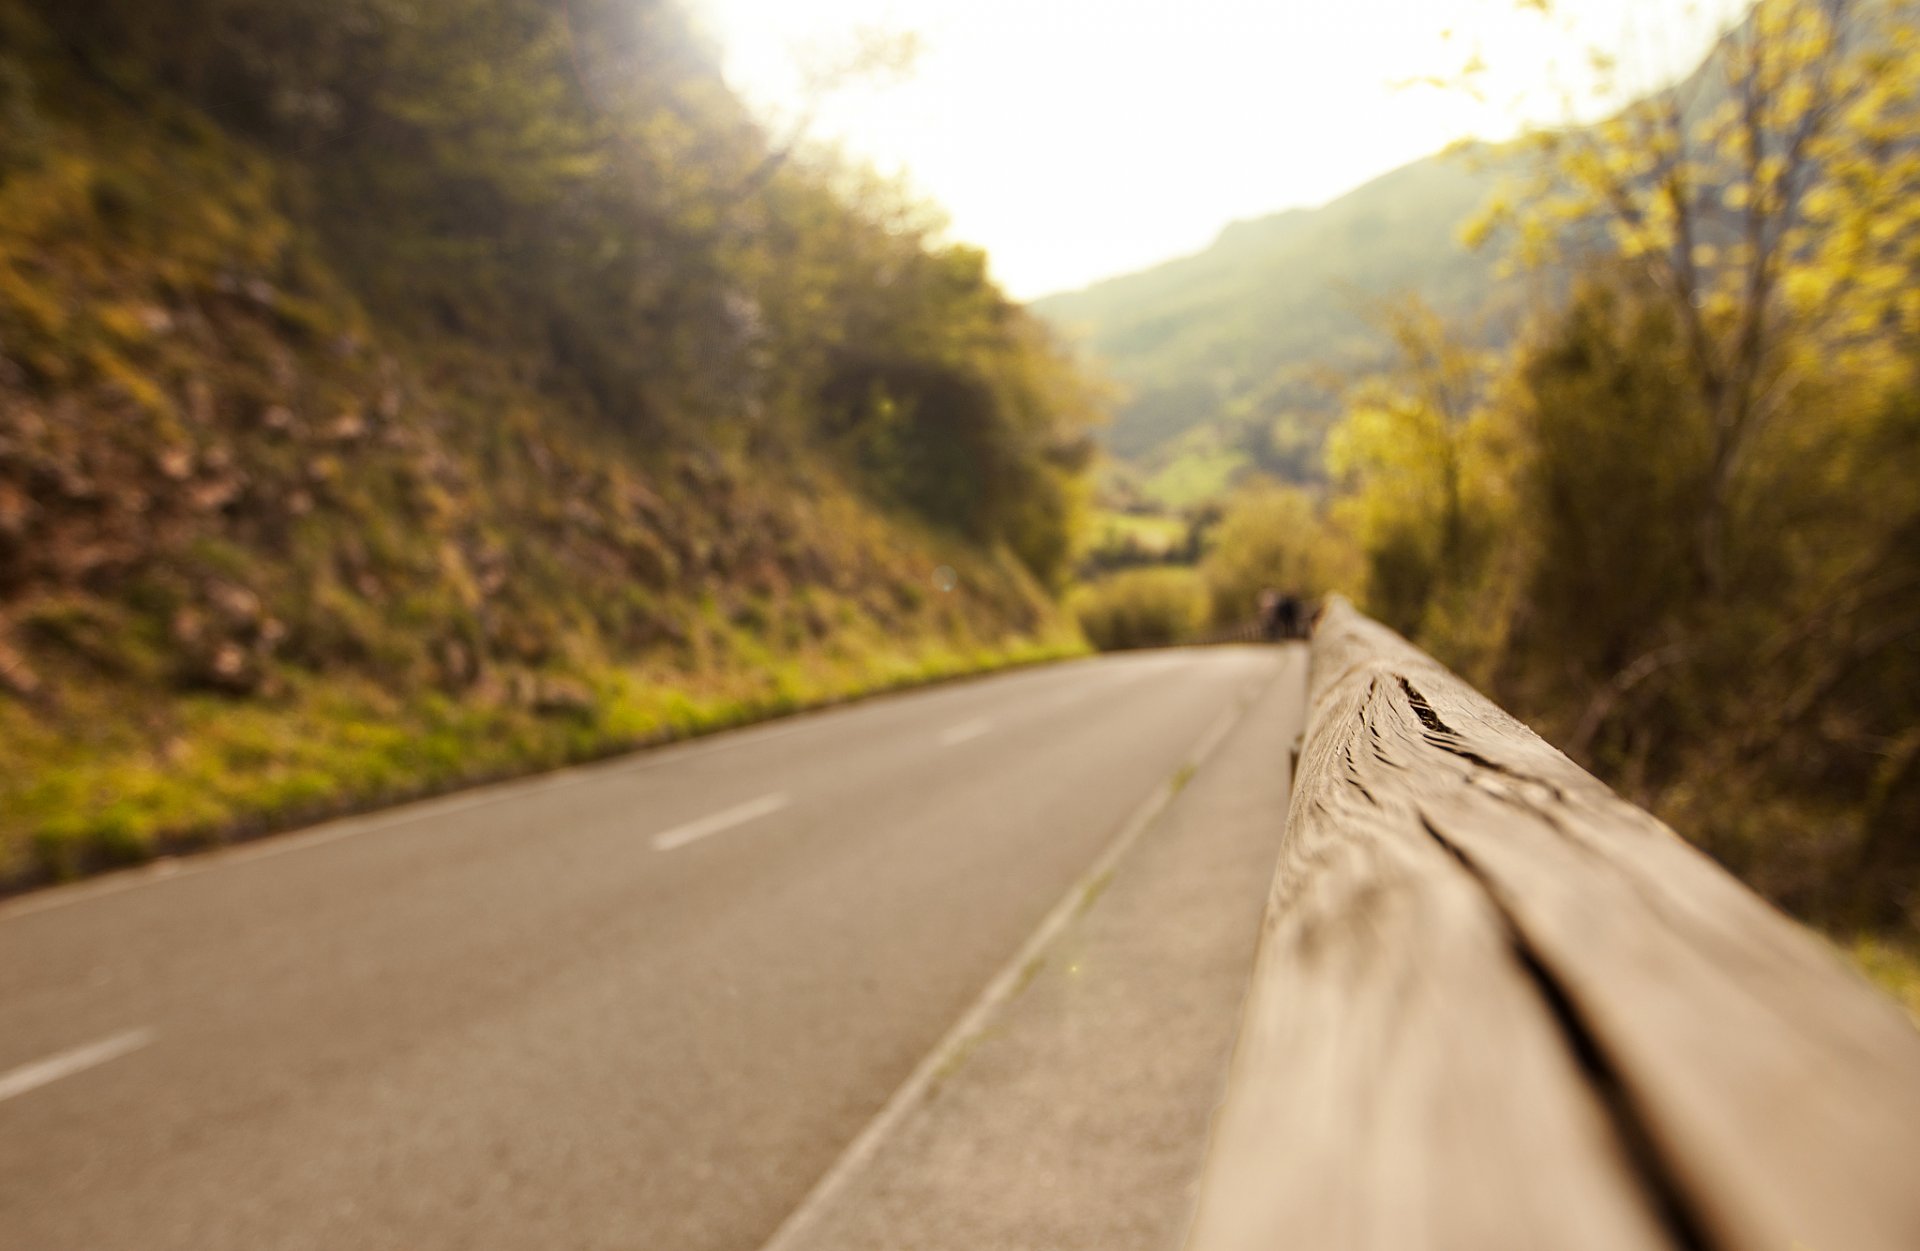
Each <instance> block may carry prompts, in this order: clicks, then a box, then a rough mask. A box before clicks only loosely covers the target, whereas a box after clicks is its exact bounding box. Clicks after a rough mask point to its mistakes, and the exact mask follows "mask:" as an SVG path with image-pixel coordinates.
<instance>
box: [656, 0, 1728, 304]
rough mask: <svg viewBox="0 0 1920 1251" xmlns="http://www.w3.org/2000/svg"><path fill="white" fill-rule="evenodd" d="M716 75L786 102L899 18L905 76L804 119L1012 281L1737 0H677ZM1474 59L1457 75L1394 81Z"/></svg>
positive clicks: (1429, 128)
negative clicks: (1455, 84)
mask: <svg viewBox="0 0 1920 1251" xmlns="http://www.w3.org/2000/svg"><path fill="white" fill-rule="evenodd" d="M692 3H693V5H694V7H695V9H696V10H697V11H699V12H701V13H702V14H703V17H704V20H705V21H706V22H707V23H708V25H709V27H710V29H711V31H712V33H713V34H714V35H715V36H716V37H717V38H718V39H719V40H720V42H721V45H722V47H723V48H724V49H725V51H726V66H727V75H728V77H729V79H730V80H731V81H732V82H733V84H734V86H735V87H736V88H737V89H738V90H740V91H741V92H742V93H743V94H745V95H746V96H747V98H748V99H750V100H751V101H753V102H754V103H755V104H756V106H757V107H759V108H760V109H761V110H762V112H763V113H765V114H766V115H767V116H768V117H769V118H771V119H776V120H788V121H790V120H791V119H792V118H793V117H794V116H796V115H797V114H798V113H799V111H800V110H801V108H802V107H803V103H804V91H803V88H802V87H801V85H800V74H799V72H798V70H797V68H796V50H800V49H805V48H807V47H808V46H812V47H815V48H819V47H823V46H824V47H829V48H830V47H834V46H841V47H844V46H847V45H848V44H849V43H850V42H851V40H852V38H853V33H854V32H855V31H856V30H858V29H860V28H862V27H867V28H874V27H878V28H884V29H887V30H892V31H911V32H913V33H915V34H916V35H917V36H918V37H919V39H920V41H921V45H922V52H921V55H920V57H919V60H918V63H917V65H916V68H915V72H914V73H913V75H912V77H911V78H909V79H907V80H906V81H904V82H902V83H899V84H895V85H891V86H881V85H877V84H876V85H871V86H868V87H862V88H854V89H849V90H844V91H841V92H839V93H837V94H835V95H833V96H832V97H830V98H829V99H828V101H827V103H826V105H825V106H824V108H823V109H822V110H821V112H820V113H819V114H818V116H817V118H816V120H815V122H814V124H813V127H812V132H811V133H812V134H813V135H814V136H815V137H816V138H820V139H825V140H834V141H838V142H840V143H841V144H843V145H844V146H845V147H846V149H847V150H848V151H850V152H852V153H854V154H856V155H858V156H860V157H863V158H865V159H867V160H869V161H871V162H872V163H873V164H874V165H875V166H877V167H878V168H880V169H881V170H883V171H886V172H889V173H904V174H905V175H906V177H907V178H908V180H909V182H910V184H911V185H912V186H913V187H914V188H915V189H916V190H918V191H919V192H920V193H922V194H924V195H926V196H928V197H930V198H932V199H933V200H935V201H936V202H938V203H939V204H941V205H942V206H944V207H945V209H946V211H947V213H948V214H949V216H950V217H951V219H952V230H951V233H952V234H953V236H954V237H956V238H959V239H964V240H967V241H969V242H973V243H977V244H980V245H982V246H984V247H985V248H987V250H988V251H989V253H990V254H991V256H992V258H993V269H994V273H995V274H996V276H997V277H998V278H999V279H1000V280H1001V282H1002V283H1004V284H1005V285H1006V286H1007V288H1008V289H1009V290H1010V291H1011V292H1012V293H1013V294H1014V295H1015V296H1018V297H1020V298H1032V297H1035V296H1040V295H1045V294H1047V293H1049V292H1053V291H1059V290H1066V289H1070V288H1074V287H1079V286H1083V285H1085V284H1086V283H1088V282H1091V281H1094V280H1095V279H1099V278H1104V277H1108V276H1111V275H1114V274H1118V273H1125V272H1128V271H1130V270H1134V269H1139V268H1141V267H1143V266H1146V265H1150V264H1153V263H1154V262H1156V261H1161V260H1165V259H1167V258H1169V257H1172V256H1177V255H1180V254H1182V253H1186V252H1192V251H1195V250H1198V249H1200V248H1202V247H1205V246H1206V245H1207V243H1208V242H1210V241H1211V240H1212V239H1213V237H1214V235H1216V234H1217V233H1218V232H1219V230H1220V228H1221V227H1222V226H1224V225H1226V224H1227V223H1228V222H1230V221H1233V220H1236V219H1240V218H1247V217H1257V216H1260V215H1263V214H1266V213H1272V212H1275V211H1278V210H1280V209H1284V208H1291V207H1295V206H1307V205H1315V204H1321V203H1324V202H1326V201H1327V200H1330V199H1333V198H1334V197H1336V196H1338V195H1340V194H1341V193H1343V192H1345V191H1348V190H1350V189H1352V188H1353V187H1355V186H1358V185H1359V184H1360V183H1362V182H1365V181H1367V180H1368V179H1369V178H1372V177H1373V176H1375V175H1378V174H1382V173H1385V172H1386V171H1388V170H1390V169H1393V168H1395V167H1396V166H1399V165H1401V164H1404V163H1405V162H1407V161H1410V160H1414V159H1416V158H1418V157H1422V156H1425V155H1427V154H1429V153H1432V152H1434V151H1437V150H1438V149H1440V148H1442V147H1444V146H1445V145H1446V144H1447V143H1449V142H1450V141H1452V140H1454V139H1458V138H1461V137H1464V136H1469V135H1471V136H1477V137H1480V138H1487V139H1502V138H1507V137H1509V136H1511V135H1513V134H1514V133H1516V132H1517V130H1518V129H1519V128H1520V127H1521V126H1522V124H1524V123H1525V122H1528V121H1533V122H1555V121H1559V120H1563V119H1564V118H1566V117H1567V116H1568V103H1567V101H1566V91H1567V89H1568V88H1569V87H1570V86H1572V87H1574V88H1577V89H1578V92H1579V98H1577V99H1576V100H1575V101H1574V102H1573V110H1574V112H1575V114H1577V115H1586V116H1592V115H1594V114H1595V113H1596V112H1597V111H1601V110H1598V109H1597V107H1596V105H1595V104H1594V103H1593V99H1592V92H1591V84H1592V75H1591V73H1590V71H1589V70H1588V50H1589V49H1593V48H1598V49H1601V50H1603V51H1605V52H1608V53H1610V54H1613V55H1615V56H1617V57H1618V58H1619V60H1620V64H1621V76H1622V81H1623V84H1626V85H1636V84H1637V85H1642V86H1644V85H1648V84H1650V83H1652V82H1653V81H1655V80H1663V79H1665V78H1667V77H1670V76H1672V75H1673V74H1675V73H1677V72H1684V71H1685V70H1686V69H1688V68H1691V66H1692V65H1693V64H1694V63H1695V62H1696V61H1697V60H1698V59H1699V57H1700V56H1701V55H1702V54H1703V53H1704V52H1705V50H1706V48H1707V47H1708V45H1709V44H1710V42H1711V40H1712V37H1713V34H1714V33H1715V31H1716V30H1717V29H1719V28H1720V26H1721V25H1722V24H1723V23H1724V21H1725V20H1726V18H1727V17H1728V15H1729V14H1730V13H1733V12H1736V11H1737V10H1738V9H1739V8H1741V7H1743V6H1741V5H1739V4H1737V3H1736V2H1735V0H1700V2H1699V3H1697V4H1688V3H1684V2H1683V0H1558V3H1556V4H1555V6H1554V14H1553V16H1552V17H1551V18H1547V17H1542V16H1541V15H1540V14H1538V13H1535V12H1527V11H1521V9H1520V8H1519V7H1518V6H1517V5H1516V3H1515V0H692ZM1475 53H1478V55H1479V57H1480V58H1481V59H1482V60H1483V61H1484V62H1485V63H1486V65H1487V70H1486V72H1485V73H1484V74H1483V75H1481V81H1480V94H1481V95H1482V97H1483V99H1481V100H1478V101H1476V100H1475V99H1474V98H1472V96H1471V95H1469V94H1468V93H1466V92H1462V91H1459V90H1440V89H1436V88H1433V87H1427V86H1407V85H1405V80H1408V79H1417V78H1421V77H1425V76H1430V75H1436V74H1438V75H1447V74H1451V73H1453V72H1455V71H1458V70H1459V69H1460V68H1461V67H1462V66H1463V65H1464V64H1466V62H1467V61H1468V59H1469V58H1470V57H1471V56H1473V55H1474V54H1475Z"/></svg>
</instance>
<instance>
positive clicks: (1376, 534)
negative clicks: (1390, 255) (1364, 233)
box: [1327, 300, 1503, 634]
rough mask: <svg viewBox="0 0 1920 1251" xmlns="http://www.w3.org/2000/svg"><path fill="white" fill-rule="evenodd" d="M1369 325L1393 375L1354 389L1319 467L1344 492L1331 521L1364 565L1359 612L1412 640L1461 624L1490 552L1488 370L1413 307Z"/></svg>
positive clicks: (1492, 450) (1493, 473)
mask: <svg viewBox="0 0 1920 1251" xmlns="http://www.w3.org/2000/svg"><path fill="white" fill-rule="evenodd" d="M1379 316H1380V318H1381V321H1382V325H1383V328H1384V329H1385V330H1386V331H1387V333H1388V335H1389V337H1390V338H1391V340H1392V341H1393V342H1394V344H1395V346H1396V347H1397V349H1398V351H1399V358H1398V364H1397V365H1396V366H1395V368H1394V369H1393V371H1392V372H1389V373H1383V374H1380V375H1377V376H1375V377H1372V378H1369V379H1366V380H1364V381H1363V382H1361V383H1360V384H1359V385H1358V386H1356V387H1355V388H1354V389H1353V391H1352V393H1351V395H1350V398H1349V409H1348V412H1347V415H1346V417H1345V418H1344V420H1343V421H1342V423H1341V425H1340V426H1338V427H1337V428H1336V429H1335V430H1334V432H1333V434H1332V436H1331V437H1330V439H1329V441H1328V448H1327V463H1328V466H1329V468H1330V470H1331V472H1332V473H1333V474H1334V476H1335V478H1336V481H1338V482H1340V483H1341V484H1342V485H1343V486H1344V487H1346V488H1347V491H1348V495H1347V498H1346V499H1345V500H1343V501H1342V503H1341V506H1340V510H1339V511H1340V513H1341V516H1342V520H1343V522H1344V523H1345V524H1346V525H1347V526H1348V527H1349V528H1350V530H1351V531H1352V533H1353V534H1354V535H1355V538H1356V541H1357V542H1358V544H1359V546H1360V549H1361V550H1362V552H1363V553H1364V554H1365V558H1366V562H1367V578H1366V595H1365V599H1366V602H1367V604H1368V606H1369V607H1370V608H1371V609H1372V611H1373V612H1374V613H1375V614H1376V615H1378V616H1379V617H1380V618H1381V620H1383V621H1385V622H1386V623H1387V624H1389V625H1391V626H1393V627H1394V628H1395V629H1397V630H1400V631H1402V632H1405V633H1408V634H1421V633H1424V632H1426V631H1428V630H1429V629H1430V628H1432V627H1434V626H1437V625H1438V624H1440V623H1441V622H1443V621H1447V620H1451V619H1454V618H1456V617H1460V616H1463V615H1465V614H1466V612H1467V611H1468V610H1467V608H1466V606H1465V604H1464V603H1463V601H1464V599H1465V598H1466V596H1467V595H1469V594H1470V593H1471V592H1472V591H1473V590H1474V589H1475V588H1477V587H1478V586H1479V584H1480V583H1481V581H1482V580H1483V579H1484V578H1485V577H1486V576H1488V574H1489V573H1490V571H1491V569H1492V565H1493V558H1494V556H1495V555H1496V553H1497V552H1498V550H1499V546H1498V528H1499V525H1500V521H1501V510H1502V503H1503V501H1502V499H1501V496H1502V490H1501V486H1500V479H1499V461H1500V452H1501V449H1500V442H1499V438H1498V431H1497V428H1496V426H1495V423H1494V422H1493V421H1492V420H1490V418H1489V415H1488V412H1487V409H1486V398H1487V392H1488V386H1489V378H1488V373H1489V368H1490V365H1491V361H1490V360H1489V359H1488V357H1487V356H1486V355H1485V354H1484V353H1480V352H1476V351H1474V350H1472V349H1471V348H1469V347H1468V346H1466V345H1465V344H1463V343H1462V342H1460V341H1459V339H1457V338H1456V337H1455V336H1454V335H1453V334H1452V333H1451V332H1450V331H1449V329H1448V328H1447V326H1446V325H1445V323H1444V322H1443V321H1442V319H1441V318H1440V317H1439V315H1438V314H1437V313H1435V312H1434V310H1433V309H1431V308H1430V307H1428V306H1427V305H1425V304H1424V303H1422V302H1420V301H1418V300H1411V301H1406V302H1402V303H1399V304H1393V305H1386V306H1382V307H1381V309H1380V310H1379Z"/></svg>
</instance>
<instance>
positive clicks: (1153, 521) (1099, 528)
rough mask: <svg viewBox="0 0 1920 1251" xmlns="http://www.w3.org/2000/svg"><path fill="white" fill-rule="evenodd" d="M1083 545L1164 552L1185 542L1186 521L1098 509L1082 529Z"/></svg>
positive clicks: (1095, 548)
mask: <svg viewBox="0 0 1920 1251" xmlns="http://www.w3.org/2000/svg"><path fill="white" fill-rule="evenodd" d="M1085 533H1086V536H1087V540H1088V542H1087V548H1088V549H1089V550H1092V551H1107V550H1121V549H1125V548H1128V547H1132V548H1136V549H1138V550H1139V551H1142V552H1151V553H1153V554H1155V555H1164V554H1165V553H1167V552H1170V551H1172V550H1174V549H1175V548H1178V547H1180V546H1181V545H1182V544H1184V543H1185V542H1186V541H1187V523H1186V522H1185V521H1184V520H1183V519H1181V518H1179V517H1174V516H1169V515H1167V514H1163V513H1125V512H1118V511H1115V510H1112V509H1102V510H1101V511H1099V512H1097V513H1096V514H1095V515H1094V516H1093V518H1092V519H1091V520H1090V521H1089V523H1088V525H1087V528H1086V532H1085Z"/></svg>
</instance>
